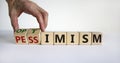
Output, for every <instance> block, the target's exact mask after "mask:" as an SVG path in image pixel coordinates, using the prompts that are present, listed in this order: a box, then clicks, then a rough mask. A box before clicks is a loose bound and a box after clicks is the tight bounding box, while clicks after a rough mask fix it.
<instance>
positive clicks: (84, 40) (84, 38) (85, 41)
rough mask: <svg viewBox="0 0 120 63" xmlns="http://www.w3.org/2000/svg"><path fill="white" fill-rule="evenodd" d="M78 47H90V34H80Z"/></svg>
mask: <svg viewBox="0 0 120 63" xmlns="http://www.w3.org/2000/svg"><path fill="white" fill-rule="evenodd" d="M80 45H91V32H81V33H80Z"/></svg>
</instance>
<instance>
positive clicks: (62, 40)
mask: <svg viewBox="0 0 120 63" xmlns="http://www.w3.org/2000/svg"><path fill="white" fill-rule="evenodd" d="M66 40H67V35H66V32H54V45H66V43H67V41H66Z"/></svg>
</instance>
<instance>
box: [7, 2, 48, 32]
mask: <svg viewBox="0 0 120 63" xmlns="http://www.w3.org/2000/svg"><path fill="white" fill-rule="evenodd" d="M6 1H7V3H8V7H9V16H10V19H11V24H12V27H13V29H14V31H15V30H17V29H19V24H18V17H19V16H20V15H21V13H22V12H25V13H28V14H31V15H33V16H34V17H36V19H37V21H38V23H39V27H40V29H41V31H45V28H46V27H47V23H48V13H47V12H46V11H45V10H44V9H42V8H41V7H39V6H38V5H37V4H35V3H34V2H32V1H29V0H6Z"/></svg>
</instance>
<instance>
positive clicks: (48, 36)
mask: <svg viewBox="0 0 120 63" xmlns="http://www.w3.org/2000/svg"><path fill="white" fill-rule="evenodd" d="M41 38H42V40H41V44H42V45H48V44H49V45H53V32H41Z"/></svg>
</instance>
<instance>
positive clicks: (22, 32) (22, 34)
mask: <svg viewBox="0 0 120 63" xmlns="http://www.w3.org/2000/svg"><path fill="white" fill-rule="evenodd" d="M27 31H28V30H27V29H18V30H16V31H15V32H14V36H15V40H16V44H22V45H24V44H28V42H27V39H26V34H27Z"/></svg>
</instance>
